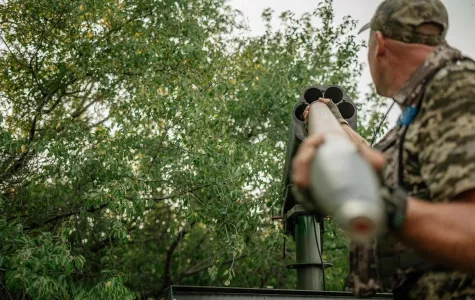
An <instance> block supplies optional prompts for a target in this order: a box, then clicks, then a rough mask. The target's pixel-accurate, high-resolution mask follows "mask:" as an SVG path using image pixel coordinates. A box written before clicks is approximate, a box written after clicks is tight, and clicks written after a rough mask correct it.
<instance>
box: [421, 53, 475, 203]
mask: <svg viewBox="0 0 475 300" xmlns="http://www.w3.org/2000/svg"><path fill="white" fill-rule="evenodd" d="M422 110H423V119H422V126H421V131H420V135H419V143H418V144H419V163H420V165H421V174H422V177H423V179H424V181H425V182H426V184H427V185H428V188H429V190H430V193H431V195H432V197H433V199H435V200H436V201H437V200H439V201H450V200H453V199H454V198H455V197H456V196H457V195H459V194H460V193H462V192H464V191H467V190H470V189H473V188H475V64H474V63H471V62H463V63H460V64H457V65H454V66H451V67H448V68H446V69H444V70H442V71H440V72H439V73H438V74H437V75H436V77H434V79H433V80H432V82H431V83H430V85H429V86H428V88H427V92H426V97H425V99H424V104H423V106H422Z"/></svg>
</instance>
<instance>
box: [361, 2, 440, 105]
mask: <svg viewBox="0 0 475 300" xmlns="http://www.w3.org/2000/svg"><path fill="white" fill-rule="evenodd" d="M448 25H449V20H448V13H447V9H446V8H445V6H444V4H442V2H441V1H440V0H385V1H383V2H382V3H381V4H380V5H379V7H378V9H377V10H376V13H375V15H374V17H373V18H372V20H371V22H370V23H368V24H366V25H365V26H364V27H363V28H361V30H360V33H361V32H363V31H365V30H367V29H370V39H369V43H368V63H369V66H370V71H371V76H372V77H373V82H374V84H375V86H376V89H377V91H378V93H379V94H380V95H383V96H386V97H392V96H393V94H394V93H395V92H396V91H397V90H398V89H399V88H400V87H401V86H402V84H404V82H405V81H406V80H407V79H409V76H410V75H411V73H412V72H413V71H414V70H415V69H416V68H417V67H418V66H419V65H420V64H421V63H422V62H423V61H424V60H425V58H426V57H427V55H429V54H430V52H431V51H432V50H433V48H434V47H436V46H437V45H439V44H442V43H445V37H446V34H447V30H448Z"/></svg>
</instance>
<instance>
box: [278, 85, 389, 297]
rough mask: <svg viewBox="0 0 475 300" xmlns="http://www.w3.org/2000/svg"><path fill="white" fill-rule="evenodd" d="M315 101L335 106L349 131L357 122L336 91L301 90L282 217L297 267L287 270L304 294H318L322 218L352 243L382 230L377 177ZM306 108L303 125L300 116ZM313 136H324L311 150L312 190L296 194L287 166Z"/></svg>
mask: <svg viewBox="0 0 475 300" xmlns="http://www.w3.org/2000/svg"><path fill="white" fill-rule="evenodd" d="M319 98H327V99H330V100H331V101H332V102H333V103H335V104H336V105H337V107H338V110H339V111H340V113H341V115H342V117H343V118H344V119H345V120H347V122H348V123H349V125H350V127H351V128H352V129H353V130H354V131H356V130H357V120H358V116H357V109H356V106H355V104H354V103H353V101H352V100H351V99H350V98H349V97H348V95H347V94H346V93H345V92H344V91H343V89H342V88H341V87H339V86H335V85H332V86H312V87H310V88H308V89H306V90H305V92H304V93H303V94H302V96H301V97H300V99H299V100H298V101H297V103H296V104H295V106H294V109H293V112H292V116H291V128H290V135H289V140H288V144H287V156H286V162H285V168H284V178H283V183H284V189H283V198H284V201H283V206H282V212H281V215H282V216H283V220H284V225H285V226H284V228H285V231H286V233H287V234H290V235H292V236H293V238H294V240H295V243H296V250H297V262H296V264H294V265H292V266H290V267H292V268H295V269H296V270H297V285H298V286H297V288H298V289H304V290H305V289H310V290H319V289H321V279H322V277H323V276H324V274H323V271H324V268H325V263H324V262H323V261H322V258H321V257H322V255H321V252H322V250H323V249H321V242H322V237H321V236H322V229H321V228H323V217H325V216H329V215H331V216H333V217H334V218H335V219H336V220H337V221H338V223H339V226H340V227H341V228H342V229H343V230H344V231H345V232H346V233H347V234H348V235H349V237H350V238H351V239H352V240H353V241H356V242H367V241H370V240H372V239H373V238H375V237H376V236H377V235H379V234H380V233H381V232H382V231H383V230H384V228H385V226H384V224H385V214H384V209H383V207H384V206H383V203H382V200H381V199H380V196H379V191H378V190H379V181H378V177H377V174H376V172H375V171H374V170H373V169H372V167H371V166H370V164H369V162H367V161H366V160H365V159H364V158H363V156H362V155H361V153H360V152H359V150H358V147H357V146H356V144H355V143H354V142H353V141H351V138H350V136H349V135H348V133H347V131H345V130H344V129H343V127H342V126H341V124H340V123H339V122H338V121H337V119H336V118H335V116H334V115H333V114H332V113H331V111H330V109H329V108H328V106H327V105H326V104H324V103H322V102H319V101H318V99H319ZM309 105H310V106H311V109H310V113H309V117H308V122H307V123H306V122H305V120H304V118H303V112H304V111H305V109H306V108H307V106H309ZM315 134H318V135H323V136H324V140H325V141H324V143H323V144H322V145H321V146H319V147H318V149H317V150H316V152H315V156H314V158H313V161H312V163H311V166H310V182H311V184H310V187H309V189H308V191H307V192H306V193H300V192H296V190H295V187H294V186H293V183H292V181H291V177H292V161H293V159H294V157H295V155H296V153H297V150H298V148H299V146H300V144H301V143H302V142H303V141H304V140H305V138H307V137H308V136H310V135H315ZM297 195H300V196H299V197H296V196H297ZM302 198H304V199H302Z"/></svg>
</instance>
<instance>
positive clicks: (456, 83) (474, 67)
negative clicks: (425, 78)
mask: <svg viewBox="0 0 475 300" xmlns="http://www.w3.org/2000/svg"><path fill="white" fill-rule="evenodd" d="M474 87H475V61H473V60H470V59H467V60H463V61H459V62H457V63H454V64H449V65H447V66H445V67H443V68H441V69H440V70H439V71H438V72H437V73H436V74H435V75H434V76H433V77H432V79H431V80H430V81H429V82H428V84H427V92H431V91H437V92H438V91H447V90H450V89H452V88H462V89H466V88H472V89H473V88H474Z"/></svg>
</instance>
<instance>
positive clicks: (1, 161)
mask: <svg viewBox="0 0 475 300" xmlns="http://www.w3.org/2000/svg"><path fill="white" fill-rule="evenodd" d="M0 5H1V9H0V40H1V42H2V46H1V48H0V49H1V50H0V51H1V55H0V66H1V69H2V70H3V72H2V73H1V74H0V82H1V83H2V84H1V86H2V89H1V90H0V99H1V105H2V119H1V120H0V121H1V124H2V127H1V128H0V193H1V197H0V253H1V257H0V280H1V284H2V286H4V289H2V292H0V293H3V294H4V295H5V296H4V297H7V296H8V297H11V298H13V299H15V298H22V297H23V296H27V297H30V298H33V299H36V298H53V297H59V298H74V299H83V298H85V299H96V298H102V299H109V298H113V299H117V298H120V299H133V298H136V297H144V298H145V297H151V296H153V297H157V296H160V295H161V294H162V293H163V291H164V289H165V288H166V287H167V286H168V285H170V284H176V283H181V284H187V283H188V284H202V285H209V284H213V285H216V284H224V285H231V284H233V285H239V286H251V287H256V286H257V287H265V286H267V285H273V286H275V287H289V288H292V283H293V282H294V281H295V278H293V277H292V276H293V275H292V274H291V273H288V271H286V270H285V260H283V259H282V258H281V257H280V253H281V252H280V249H281V248H280V247H281V246H282V241H283V239H284V237H283V236H282V234H281V229H280V227H279V223H276V222H275V221H271V219H270V215H271V214H272V211H278V209H279V206H280V204H281V203H280V202H281V200H280V199H281V188H282V187H281V182H280V179H281V178H280V177H281V173H282V168H283V165H282V164H283V158H284V155H285V140H286V136H287V132H288V117H289V112H290V110H291V108H292V106H293V104H294V103H295V99H296V97H298V96H299V94H300V92H301V90H302V88H304V87H305V86H307V85H309V84H311V83H315V82H318V83H338V84H339V85H342V86H343V87H345V89H346V91H347V92H349V93H350V94H351V95H353V96H355V95H356V92H357V91H356V80H357V78H358V76H359V75H360V72H361V66H360V64H359V63H358V61H357V57H356V53H357V51H358V50H359V49H360V48H361V47H362V46H363V45H361V44H358V43H357V42H356V41H355V38H354V36H352V35H351V30H353V29H354V26H355V22H354V21H352V20H351V19H350V18H345V19H344V20H343V22H342V23H341V24H340V25H337V26H335V25H334V24H333V21H334V20H333V10H332V2H331V1H330V0H327V1H324V2H322V3H320V4H319V5H318V7H317V8H316V10H315V12H314V13H313V14H305V15H304V16H302V17H299V18H297V17H296V16H294V15H292V14H291V13H290V12H287V13H285V14H283V15H282V16H280V18H281V20H282V22H283V23H284V24H285V27H284V29H283V30H281V31H273V30H272V28H271V26H270V25H269V24H270V23H269V22H270V20H271V18H272V17H273V16H272V12H271V11H266V12H264V15H263V16H264V18H265V20H266V22H267V26H268V31H267V32H266V34H265V35H263V36H261V37H256V38H251V37H244V36H243V35H240V34H239V33H240V32H242V31H243V30H245V29H244V27H243V26H242V24H241V23H240V22H239V21H238V20H239V19H238V15H237V14H236V12H233V11H232V10H231V9H230V8H229V7H228V6H226V5H225V4H224V2H223V1H220V0H192V1H190V0H187V1H184V0H183V1H168V0H166V1H163V0H160V1H159V0H136V1H131V2H126V1H120V0H115V1H112V0H110V1H109V0H106V1H99V2H98V1H89V0H86V1H64V0H57V1H45V0H40V1H18V0H14V1H8V2H4V3H2V4H0ZM313 21H318V23H319V24H317V25H314V24H313ZM335 230H336V231H335V234H336V235H337V236H336V237H335V239H340V237H341V233H338V232H337V229H336V228H335ZM343 243H344V242H343ZM337 244H338V243H337ZM288 251H289V254H288V255H289V257H288V259H291V256H292V249H291V247H290V249H289V250H288ZM256 252H259V253H266V255H262V256H256V254H255V253H256ZM251 268H252V270H257V271H258V273H255V274H257V275H256V276H255V277H252V278H249V277H248V276H246V275H247V274H248V272H249V269H251ZM336 270H337V271H338V270H339V271H338V272H344V266H343V267H340V268H336ZM285 272H287V273H285ZM277 273H279V276H275V274H277ZM330 276H331V274H330ZM338 284H339V283H337V284H336V285H335V286H337V285H338Z"/></svg>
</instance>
